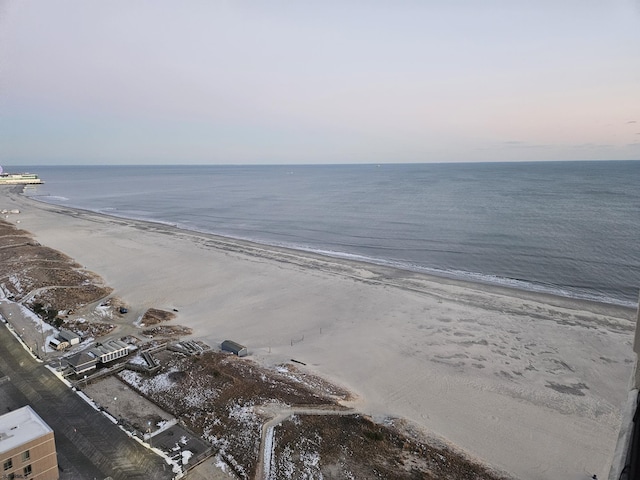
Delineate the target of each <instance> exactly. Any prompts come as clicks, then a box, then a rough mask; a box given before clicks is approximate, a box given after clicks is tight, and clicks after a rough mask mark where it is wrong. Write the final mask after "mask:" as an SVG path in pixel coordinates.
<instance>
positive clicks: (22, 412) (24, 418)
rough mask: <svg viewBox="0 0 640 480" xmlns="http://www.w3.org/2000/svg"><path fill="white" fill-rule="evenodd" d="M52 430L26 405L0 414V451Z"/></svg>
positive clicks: (5, 450)
mask: <svg viewBox="0 0 640 480" xmlns="http://www.w3.org/2000/svg"><path fill="white" fill-rule="evenodd" d="M50 432H53V430H52V429H51V427H49V425H47V424H46V423H44V420H42V419H41V418H40V416H39V415H38V414H37V413H36V412H34V411H33V409H32V408H31V407H30V406H29V405H27V406H25V407H22V408H18V409H16V410H13V411H11V412H8V413H5V414H4V415H1V416H0V453H4V452H8V451H9V450H12V449H14V448H16V447H18V446H20V445H22V444H23V443H27V442H30V441H31V440H35V439H36V438H40V437H42V436H43V435H46V434H47V433H50Z"/></svg>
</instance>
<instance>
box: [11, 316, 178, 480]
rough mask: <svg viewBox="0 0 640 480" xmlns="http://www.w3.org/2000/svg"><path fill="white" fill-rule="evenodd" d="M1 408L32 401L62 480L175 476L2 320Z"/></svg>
mask: <svg viewBox="0 0 640 480" xmlns="http://www.w3.org/2000/svg"><path fill="white" fill-rule="evenodd" d="M3 376H6V377H9V381H6V379H5V381H3V382H0V413H5V412H6V411H7V409H15V408H19V407H22V406H24V405H27V404H28V405H31V407H32V408H33V409H34V410H35V411H36V412H37V413H38V415H40V416H41V417H42V419H43V420H44V421H45V422H47V423H48V424H49V426H50V427H51V428H52V429H53V430H54V433H55V439H56V448H57V450H58V463H59V465H60V467H61V468H62V471H61V472H60V478H61V480H65V479H87V480H93V479H103V478H106V477H108V476H111V477H113V479H114V480H125V479H132V480H133V479H171V478H172V477H173V473H172V472H171V468H170V466H169V465H167V464H166V463H165V461H164V460H163V459H162V458H160V457H159V456H158V455H156V454H155V453H153V452H152V451H150V450H149V449H147V448H145V447H143V446H142V445H140V444H139V443H137V442H136V441H134V440H132V439H130V438H129V437H128V436H127V435H126V434H125V433H124V432H123V431H122V430H120V429H119V428H118V427H117V426H116V425H114V424H113V423H111V422H110V421H109V420H108V419H107V418H106V417H105V416H104V415H102V414H101V413H100V412H97V411H96V410H94V409H93V408H92V407H91V406H89V405H88V404H87V403H86V402H85V401H83V400H82V399H81V398H80V397H79V396H78V395H77V394H75V393H74V392H73V391H71V390H70V389H69V388H68V387H67V386H65V385H64V384H63V383H62V382H60V381H59V380H58V379H57V378H56V377H55V375H53V374H52V373H51V372H50V371H49V370H47V369H46V368H45V367H44V365H43V364H40V363H38V362H36V361H35V360H34V359H33V358H32V357H31V356H30V355H29V354H28V353H27V352H26V351H25V350H24V348H23V347H22V346H21V345H20V344H19V343H18V341H17V340H16V339H15V338H14V337H13V336H12V335H11V333H10V332H9V331H8V330H7V328H6V326H5V325H4V324H3V323H0V378H1V377H3Z"/></svg>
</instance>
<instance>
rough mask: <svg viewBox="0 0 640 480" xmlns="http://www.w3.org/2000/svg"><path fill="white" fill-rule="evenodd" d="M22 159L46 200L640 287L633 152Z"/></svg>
mask: <svg viewBox="0 0 640 480" xmlns="http://www.w3.org/2000/svg"><path fill="white" fill-rule="evenodd" d="M5 170H7V171H10V170H16V169H15V168H13V169H10V168H5ZM17 170H20V169H19V168H18V169H17ZM29 170H30V171H32V172H35V173H38V174H39V175H40V177H41V178H43V179H44V180H45V182H46V184H45V185H42V186H39V187H37V188H35V189H29V192H30V193H29V194H30V195H33V196H35V197H37V198H38V199H40V200H43V201H46V202H50V203H55V204H61V205H66V206H71V207H80V208H83V209H88V210H93V211H96V212H102V213H107V214H111V215H116V216H121V217H128V218H136V219H144V220H152V221H157V222H163V223H169V224H173V225H177V226H179V227H182V228H185V229H189V230H197V231H204V232H210V233H216V234H219V235H224V236H229V237H235V238H242V239H247V240H253V241H256V242H260V243H265V244H274V245H281V246H287V247H292V248H296V249H302V250H309V251H314V252H319V253H323V254H328V255H333V256H338V257H348V258H353V259H358V260H364V261H368V262H374V263H381V264H387V265H393V266H397V267H400V268H404V269H408V270H414V271H422V272H428V273H435V274H440V275H446V276H453V277H458V278H465V279H473V280H477V281H483V282H491V283H498V284H506V285H510V286H514V287H517V288H522V289H527V290H538V291H545V292H550V293H555V294H559V295H565V296H571V297H578V298H587V299H595V300H599V301H604V302H608V303H616V304H624V305H635V302H636V301H637V299H638V288H639V287H640V162H552V163H547V162H544V163H484V164H420V165H380V166H376V165H347V166H335V165H331V166H329V165H326V166H188V167H184V166H180V167H177V166H154V167H150V166H124V167H123V166H104V167H75V166H74V167H30V168H29Z"/></svg>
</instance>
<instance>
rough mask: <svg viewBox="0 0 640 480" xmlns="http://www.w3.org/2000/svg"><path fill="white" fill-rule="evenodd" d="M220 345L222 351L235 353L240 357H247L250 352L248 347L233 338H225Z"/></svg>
mask: <svg viewBox="0 0 640 480" xmlns="http://www.w3.org/2000/svg"><path fill="white" fill-rule="evenodd" d="M220 347H221V348H222V351H224V352H231V353H234V354H236V355H237V356H239V357H245V356H246V355H247V354H248V352H247V347H245V346H244V345H240V344H239V343H237V342H234V341H233V340H225V341H224V342H222V344H221V345H220Z"/></svg>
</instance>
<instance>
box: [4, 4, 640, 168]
mask: <svg viewBox="0 0 640 480" xmlns="http://www.w3.org/2000/svg"><path fill="white" fill-rule="evenodd" d="M639 47H640V0H607V1H601V0H446V1H445V0H441V1H435V0H389V1H382V0H368V1H364V0H363V1H360V0H336V1H334V0H323V1H294V0H269V1H242V0H233V1H231V0H229V1H223V0H220V1H217V0H202V1H200V0H180V1H178V0H173V1H169V0H109V1H104V0H77V1H74V0H39V1H36V0H0V164H4V165H14V166H19V165H58V164H60V165H62V164H272V163H275V164H289V163H291V164H304V163H390V162H402V163H407V162H481V161H549V160H631V159H634V160H635V159H640V54H639V52H640V49H639Z"/></svg>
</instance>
